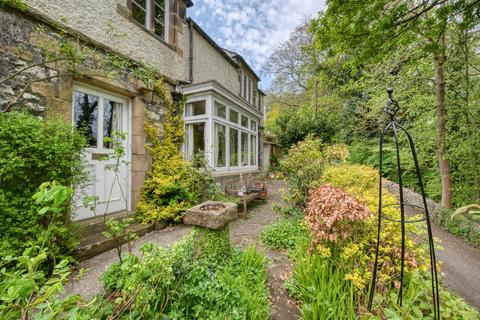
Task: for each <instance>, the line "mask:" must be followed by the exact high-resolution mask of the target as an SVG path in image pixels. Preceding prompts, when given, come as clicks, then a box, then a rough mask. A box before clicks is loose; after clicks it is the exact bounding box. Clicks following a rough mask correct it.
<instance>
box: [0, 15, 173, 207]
mask: <svg viewBox="0 0 480 320" xmlns="http://www.w3.org/2000/svg"><path fill="white" fill-rule="evenodd" d="M0 21H2V22H1V23H0V34H2V36H1V37H0V75H1V78H0V79H1V80H0V111H4V110H5V109H6V108H7V106H9V105H10V103H11V102H13V101H16V100H17V99H16V98H17V96H18V101H16V102H15V103H14V104H12V106H11V107H10V110H19V109H27V110H29V111H31V112H33V113H34V114H36V115H38V116H52V115H56V116H61V117H63V118H64V119H65V122H66V123H69V124H71V123H72V96H73V83H74V82H75V83H79V84H87V85H91V86H94V87H97V88H99V89H103V90H107V91H110V92H113V93H116V94H121V95H123V96H125V97H126V98H127V99H130V100H131V107H132V112H131V114H132V161H131V181H132V184H131V189H132V208H134V207H135V204H136V203H137V201H138V198H139V196H140V190H141V187H142V185H143V182H144V179H145V176H146V173H147V171H148V168H149V163H150V159H149V156H148V155H147V153H146V151H145V147H144V145H145V142H146V141H145V140H146V138H145V134H144V131H143V125H144V123H145V120H146V119H147V117H148V118H150V119H151V120H152V121H153V122H154V124H156V125H157V126H158V127H160V128H162V122H163V117H164V113H165V111H166V109H165V107H164V105H163V102H162V101H161V99H160V98H159V97H158V96H157V95H155V94H154V93H153V92H152V90H151V89H149V88H148V87H146V86H145V84H144V83H143V82H142V81H141V80H139V79H137V78H136V77H135V76H134V74H133V73H132V70H129V69H126V70H125V69H124V70H122V69H118V68H117V69H112V67H111V66H109V67H108V68H107V69H108V70H107V71H105V68H106V67H105V65H104V63H103V62H102V61H105V59H106V58H107V54H108V53H107V52H105V51H102V50H99V49H98V48H95V47H93V46H91V45H90V44H88V43H83V42H80V41H77V42H75V43H76V48H77V49H78V50H79V51H80V52H82V53H85V52H91V56H90V57H89V58H88V59H86V60H84V61H83V62H82V63H81V64H79V65H75V70H70V69H71V68H72V65H71V64H66V63H65V62H64V61H60V62H57V63H47V64H45V63H43V62H45V61H47V60H48V61H51V60H50V59H51V58H49V57H48V56H46V52H47V53H48V54H51V53H52V52H55V50H58V46H59V43H61V42H62V41H64V40H65V39H69V40H71V38H68V37H67V36H65V35H63V34H59V33H58V32H57V31H56V30H55V29H52V28H49V27H47V26H45V25H43V24H40V23H39V21H37V20H35V19H34V18H33V17H30V16H28V15H24V14H20V13H18V12H16V11H13V10H8V9H5V10H1V11H0ZM49 48H51V49H52V52H50V51H48V50H49ZM17 73H18V74H17ZM112 74H113V75H114V76H112ZM10 75H14V76H13V77H11V78H10V79H8V80H6V81H2V80H4V79H6V78H7V77H9V76H10ZM39 80H41V81H39Z"/></svg>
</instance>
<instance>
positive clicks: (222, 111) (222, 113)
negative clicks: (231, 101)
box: [215, 101, 227, 119]
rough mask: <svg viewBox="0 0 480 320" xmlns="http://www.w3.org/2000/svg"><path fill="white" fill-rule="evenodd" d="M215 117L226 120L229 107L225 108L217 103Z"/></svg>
mask: <svg viewBox="0 0 480 320" xmlns="http://www.w3.org/2000/svg"><path fill="white" fill-rule="evenodd" d="M215 115H216V116H217V117H220V118H223V119H226V118H227V107H225V106H224V105H223V104H221V103H219V102H217V101H215Z"/></svg>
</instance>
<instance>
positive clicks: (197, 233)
mask: <svg viewBox="0 0 480 320" xmlns="http://www.w3.org/2000/svg"><path fill="white" fill-rule="evenodd" d="M237 217H238V207H237V205H236V204H233V203H229V202H219V201H207V202H204V203H202V204H199V205H198V206H195V207H193V208H190V209H188V210H187V212H186V213H185V215H184V216H183V218H182V220H183V223H184V224H189V225H193V226H194V228H193V235H194V237H193V241H194V252H195V259H196V260H197V261H204V262H206V263H209V264H210V263H213V264H214V265H218V264H221V263H224V262H225V261H228V259H229V258H230V255H231V252H232V250H231V245H230V237H229V229H228V223H229V222H230V221H232V220H234V219H236V218H237Z"/></svg>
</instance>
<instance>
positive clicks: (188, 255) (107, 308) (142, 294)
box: [89, 231, 269, 320]
mask: <svg viewBox="0 0 480 320" xmlns="http://www.w3.org/2000/svg"><path fill="white" fill-rule="evenodd" d="M212 232H213V231H212ZM217 240H218V239H216V237H213V238H210V239H209V241H213V242H212V247H213V246H214V245H215V244H216V243H214V242H215V241H217ZM142 252H143V255H142V258H137V257H134V256H127V257H125V260H124V262H123V264H120V263H117V264H113V265H112V266H111V267H110V268H109V269H108V270H107V271H106V272H105V273H104V275H103V277H102V280H103V282H104V285H105V288H106V289H107V294H108V292H110V293H112V294H114V297H115V299H114V300H115V302H112V299H103V300H102V301H101V306H100V307H98V306H97V307H96V308H95V309H92V308H90V311H89V312H90V314H91V316H92V317H99V316H100V314H101V315H102V316H103V317H106V316H108V315H109V314H114V313H115V312H117V313H116V314H117V316H118V318H120V319H132V318H144V319H145V318H146V319H150V318H155V319H158V318H162V317H165V318H167V317H168V319H192V318H193V319H239V320H240V319H268V318H269V305H268V290H267V288H266V263H267V260H266V258H265V256H264V255H263V254H261V253H258V252H257V251H256V250H255V248H254V247H250V248H248V249H247V250H246V251H240V250H238V249H233V250H232V251H231V255H230V256H229V257H228V258H226V259H224V260H223V261H219V263H218V264H212V263H205V262H206V261H205V260H197V259H196V250H195V243H194V235H193V234H191V235H190V236H188V237H187V238H185V239H184V240H182V241H181V242H179V243H177V244H176V245H174V246H173V247H172V248H170V249H163V248H161V247H153V246H152V245H151V244H147V245H146V246H144V247H143V248H142ZM210 262H211V261H210Z"/></svg>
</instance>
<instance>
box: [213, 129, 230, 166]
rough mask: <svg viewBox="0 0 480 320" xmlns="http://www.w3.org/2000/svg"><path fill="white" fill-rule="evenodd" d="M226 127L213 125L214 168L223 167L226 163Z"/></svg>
mask: <svg viewBox="0 0 480 320" xmlns="http://www.w3.org/2000/svg"><path fill="white" fill-rule="evenodd" d="M226 138H227V136H226V127H225V126H224V125H222V124H219V123H215V144H214V165H215V167H225V164H226V163H227V151H226V147H227V144H226Z"/></svg>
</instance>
